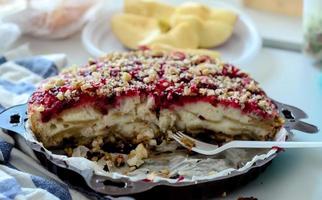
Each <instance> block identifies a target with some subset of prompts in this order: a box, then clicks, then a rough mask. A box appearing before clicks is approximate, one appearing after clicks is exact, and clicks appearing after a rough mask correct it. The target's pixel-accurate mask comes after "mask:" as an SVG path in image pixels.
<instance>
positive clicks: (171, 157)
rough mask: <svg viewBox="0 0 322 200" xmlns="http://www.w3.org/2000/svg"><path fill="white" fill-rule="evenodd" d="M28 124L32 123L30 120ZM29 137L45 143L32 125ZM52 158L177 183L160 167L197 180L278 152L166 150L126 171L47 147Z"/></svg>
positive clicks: (99, 170) (97, 171)
mask: <svg viewBox="0 0 322 200" xmlns="http://www.w3.org/2000/svg"><path fill="white" fill-rule="evenodd" d="M27 124H28V123H27ZM27 130H29V131H28V132H29V133H30V134H27V135H26V136H25V138H26V139H27V140H28V141H30V142H33V143H37V144H39V145H40V146H42V147H43V145H42V143H40V142H39V141H37V140H36V138H35V137H34V135H33V134H32V133H31V131H30V129H28V127H27ZM287 135H288V132H287V131H286V130H285V129H281V130H280V131H279V133H278V134H277V135H276V137H275V141H285V140H286V138H287ZM44 149H45V151H46V153H47V154H48V155H49V157H50V158H53V159H59V160H63V161H64V162H65V163H66V164H67V165H69V166H72V167H74V168H76V169H79V170H94V173H95V174H97V175H102V176H107V177H110V178H113V179H119V178H128V179H129V180H130V181H139V180H143V179H149V180H151V181H153V182H159V181H166V182H169V183H177V182H178V179H177V178H164V177H161V176H158V175H157V172H158V171H160V170H164V169H168V170H169V177H171V176H172V175H177V176H178V175H179V176H181V177H182V176H183V177H184V179H182V180H180V182H196V181H201V180H208V179H209V180H210V179H215V178H220V177H224V176H227V175H229V174H230V173H232V172H234V171H238V172H242V171H247V170H248V169H250V168H251V167H252V166H253V165H254V163H256V162H257V161H260V160H265V159H267V158H269V157H271V156H272V155H273V154H275V153H276V152H277V149H276V148H273V149H229V150H226V151H224V152H222V153H220V154H217V155H215V156H204V155H200V154H197V155H188V154H187V153H186V151H184V150H182V151H176V152H174V153H164V154H161V155H159V156H155V157H154V158H148V159H145V164H144V165H142V166H141V167H139V168H138V169H136V170H134V171H131V172H129V173H128V174H122V173H121V172H119V171H115V172H107V171H104V170H103V167H101V166H99V165H98V164H97V163H96V162H94V161H90V160H88V159H86V158H83V157H67V156H65V155H57V154H54V153H52V152H51V151H49V150H47V149H46V148H44Z"/></svg>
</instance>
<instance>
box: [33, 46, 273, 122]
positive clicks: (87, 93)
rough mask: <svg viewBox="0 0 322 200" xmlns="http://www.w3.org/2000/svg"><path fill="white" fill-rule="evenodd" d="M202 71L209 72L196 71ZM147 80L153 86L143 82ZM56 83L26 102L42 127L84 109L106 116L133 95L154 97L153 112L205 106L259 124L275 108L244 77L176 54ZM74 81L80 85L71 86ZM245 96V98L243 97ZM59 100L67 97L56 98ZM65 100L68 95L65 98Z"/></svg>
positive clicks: (84, 71) (120, 61)
mask: <svg viewBox="0 0 322 200" xmlns="http://www.w3.org/2000/svg"><path fill="white" fill-rule="evenodd" d="M143 63H144V64H143ZM156 65H157V67H156ZM202 65H204V66H209V65H210V66H211V67H210V68H198V67H200V66H201V67H202ZM151 70H152V72H153V73H154V76H151V73H152V72H151ZM196 70H197V71H196ZM151 77H152V78H153V80H152V81H150V82H149V81H148V82H147V81H146V80H145V79H147V78H151ZM54 78H55V77H54ZM54 78H53V79H54ZM56 78H58V79H59V81H60V83H59V84H58V86H57V85H54V86H53V87H49V89H44V88H48V87H44V88H39V89H38V91H36V92H35V93H34V94H33V95H32V97H31V99H30V101H29V104H33V105H35V106H39V105H42V106H43V107H44V110H43V111H41V115H42V121H43V122H47V121H49V120H50V119H51V118H53V117H55V116H57V115H58V114H59V113H61V112H62V111H64V110H66V109H68V108H71V107H76V106H81V105H86V104H90V105H94V106H95V107H96V108H97V109H98V110H99V111H101V112H102V113H103V114H106V113H107V112H108V110H109V109H110V108H112V107H115V106H117V104H118V103H117V102H119V100H120V99H122V98H124V97H128V96H137V95H139V96H141V97H142V98H145V97H147V96H153V97H154V99H155V110H160V109H163V108H171V106H172V105H177V106H182V105H184V104H186V103H193V102H197V101H205V102H209V103H211V104H212V105H214V106H217V105H218V104H220V105H223V106H225V107H232V108H236V109H240V110H242V112H243V113H251V114H254V115H257V116H259V117H262V118H272V117H274V116H275V115H276V107H275V105H274V104H273V103H272V101H271V100H270V99H269V98H268V97H267V96H266V94H265V93H264V92H263V91H262V90H261V89H260V88H259V86H258V85H257V83H256V82H255V81H254V80H252V79H251V78H250V77H249V76H248V75H247V74H246V73H243V72H241V71H240V70H239V69H238V68H235V67H234V66H232V65H230V64H224V63H219V62H218V61H217V60H214V59H211V58H209V57H208V56H202V55H201V56H197V57H196V56H195V55H187V54H184V53H181V52H172V53H171V54H166V55H164V54H161V55H159V54H152V53H150V52H149V51H146V52H143V53H142V52H138V53H137V52H134V53H133V52H132V53H131V52H129V53H123V54H122V53H119V54H111V55H108V56H107V57H106V58H103V59H100V60H97V61H92V62H90V63H89V64H88V65H86V66H85V67H80V68H78V69H77V70H76V71H72V72H65V73H62V74H60V75H59V76H57V77H56ZM50 80H51V79H49V81H50ZM79 80H81V85H78V84H75V82H77V81H79ZM44 84H45V83H44ZM83 86H86V87H83ZM187 91H188V92H187ZM205 92H206V93H205ZM207 92H209V93H207ZM66 93H68V94H69V95H66ZM246 93H247V94H248V96H247V95H246V96H245V97H244V95H245V94H246ZM62 94H64V95H66V96H65V97H61V95H62ZM70 94H73V95H72V97H71V98H68V97H70ZM228 94H229V95H228ZM245 98H246V100H245ZM260 104H261V106H260Z"/></svg>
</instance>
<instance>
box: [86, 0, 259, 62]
mask: <svg viewBox="0 0 322 200" xmlns="http://www.w3.org/2000/svg"><path fill="white" fill-rule="evenodd" d="M166 2H167V1H166ZM183 2H185V1H184V0H179V1H176V5H179V4H181V3H183ZM198 2H200V3H203V4H204V5H209V6H212V7H217V8H228V9H231V10H233V11H235V12H236V13H238V20H237V23H236V25H235V29H234V32H233V35H232V37H231V38H230V39H229V40H228V41H227V42H225V43H224V44H223V45H221V46H220V47H217V48H215V49H216V50H218V51H219V52H220V53H221V57H222V59H223V60H224V61H227V62H229V63H233V64H236V65H243V64H245V63H247V62H248V61H249V60H251V58H253V57H254V56H255V55H256V54H257V53H258V51H259V49H260V48H261V45H262V41H261V38H260V36H259V33H258V31H257V30H256V28H255V26H254V23H253V22H252V20H251V19H250V18H249V17H248V16H247V15H246V14H245V13H242V12H241V11H239V10H237V9H236V8H233V7H231V6H228V5H227V4H223V3H219V2H214V1H209V0H199V1H198ZM167 3H169V4H171V3H172V4H173V2H171V1H170V0H169V1H168V2H167ZM122 7H123V1H107V3H106V5H105V6H104V9H102V10H101V11H100V12H99V13H100V14H98V15H97V17H96V18H95V20H91V21H90V22H89V23H88V24H87V25H86V26H85V28H84V29H83V33H82V42H83V44H84V46H85V48H86V50H87V51H88V52H89V53H90V54H91V55H92V56H94V57H99V56H102V55H104V54H106V53H109V52H112V51H125V50H128V49H126V48H125V47H124V46H123V45H122V44H121V43H120V42H119V41H118V39H117V38H116V36H115V35H114V34H113V33H112V31H111V27H110V25H109V23H110V19H111V17H112V16H113V15H114V14H115V13H119V12H122Z"/></svg>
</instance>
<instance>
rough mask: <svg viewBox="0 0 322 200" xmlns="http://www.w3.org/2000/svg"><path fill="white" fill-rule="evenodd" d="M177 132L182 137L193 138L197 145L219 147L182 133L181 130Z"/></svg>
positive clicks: (209, 147) (211, 147)
mask: <svg viewBox="0 0 322 200" xmlns="http://www.w3.org/2000/svg"><path fill="white" fill-rule="evenodd" d="M175 134H176V135H180V137H186V138H188V139H190V140H192V141H193V142H194V143H195V145H196V146H202V147H203V148H207V149H214V148H218V145H214V144H209V143H206V142H202V141H199V140H197V139H195V138H192V137H190V136H188V135H186V134H184V133H182V132H181V131H177V132H176V133H175Z"/></svg>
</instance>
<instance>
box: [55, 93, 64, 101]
mask: <svg viewBox="0 0 322 200" xmlns="http://www.w3.org/2000/svg"><path fill="white" fill-rule="evenodd" d="M56 97H57V99H59V100H60V101H62V100H64V95H63V93H62V92H58V94H57V95H56Z"/></svg>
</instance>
